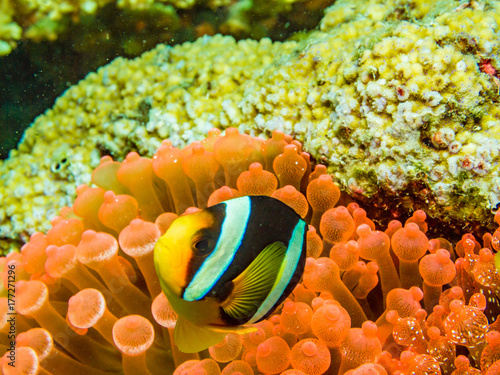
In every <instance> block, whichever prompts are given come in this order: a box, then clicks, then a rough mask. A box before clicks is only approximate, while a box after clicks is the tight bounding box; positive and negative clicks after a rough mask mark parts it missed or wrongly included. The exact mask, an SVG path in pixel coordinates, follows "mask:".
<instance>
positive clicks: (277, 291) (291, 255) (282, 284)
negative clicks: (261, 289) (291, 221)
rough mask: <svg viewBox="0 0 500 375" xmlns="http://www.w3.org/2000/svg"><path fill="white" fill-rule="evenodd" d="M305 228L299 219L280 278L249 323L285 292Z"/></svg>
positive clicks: (270, 307)
mask: <svg viewBox="0 0 500 375" xmlns="http://www.w3.org/2000/svg"><path fill="white" fill-rule="evenodd" d="M305 228H306V223H305V222H304V221H302V220H299V222H298V223H297V225H296V226H295V229H294V230H293V233H292V237H291V238H290V242H289V243H288V249H287V251H286V254H285V258H284V259H283V263H281V268H283V273H282V275H281V278H280V279H279V280H276V281H275V283H274V285H273V287H272V289H271V292H270V293H269V294H268V296H267V297H266V299H265V300H264V302H263V303H262V305H260V307H259V309H258V310H257V312H256V313H255V314H254V315H253V316H252V318H251V319H250V320H249V321H248V323H249V324H252V323H255V322H256V321H258V320H259V319H261V318H262V317H263V316H264V315H266V314H267V313H268V312H269V310H271V309H272V307H273V306H274V304H275V303H276V302H277V301H278V300H279V299H280V297H281V296H282V295H283V293H284V292H285V289H286V287H287V286H288V284H289V283H290V280H291V279H292V276H293V274H294V273H295V270H296V269H297V264H298V263H299V259H300V255H301V254H302V246H303V245H304V231H305Z"/></svg>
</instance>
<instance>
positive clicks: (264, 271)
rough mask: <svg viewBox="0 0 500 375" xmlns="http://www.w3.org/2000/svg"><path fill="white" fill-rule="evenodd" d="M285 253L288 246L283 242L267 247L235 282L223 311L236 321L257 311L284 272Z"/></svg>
mask: <svg viewBox="0 0 500 375" xmlns="http://www.w3.org/2000/svg"><path fill="white" fill-rule="evenodd" d="M285 253H286V246H285V245H284V244H283V242H274V243H272V244H270V245H268V246H266V247H265V248H264V250H262V251H261V252H260V254H259V255H258V256H257V257H256V258H255V259H254V260H253V262H252V263H250V265H249V266H248V267H247V268H246V269H245V270H244V271H243V272H242V273H241V274H240V275H238V277H236V278H235V279H234V280H233V284H234V288H233V291H232V292H231V294H230V295H229V297H228V298H227V300H226V301H224V303H223V304H222V306H221V307H222V309H223V310H224V311H225V312H226V313H227V314H228V315H229V316H231V317H232V318H235V319H245V318H248V317H250V316H251V315H252V314H253V313H254V312H255V311H257V309H258V307H259V305H260V303H262V302H263V301H264V300H265V299H266V297H267V295H268V294H269V292H270V291H271V290H272V288H273V286H274V284H275V282H276V279H277V278H278V274H279V273H280V272H282V267H281V263H282V262H283V259H284V257H285ZM256 303H257V306H256Z"/></svg>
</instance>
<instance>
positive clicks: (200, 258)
mask: <svg viewBox="0 0 500 375" xmlns="http://www.w3.org/2000/svg"><path fill="white" fill-rule="evenodd" d="M306 233H307V225H306V223H305V222H304V221H303V220H302V219H301V218H300V216H299V215H298V214H297V213H296V212H295V211H294V210H293V209H292V208H290V207H289V206H287V205H286V204H284V203H283V202H281V201H279V200H277V199H274V198H270V197H267V196H249V197H241V198H235V199H232V200H228V201H225V202H222V203H219V204H217V205H215V206H212V207H209V208H206V209H204V210H200V211H198V212H195V213H192V214H188V215H183V216H180V217H178V218H177V219H176V220H174V221H173V222H172V224H171V226H170V227H169V229H168V230H167V232H166V233H165V234H164V235H163V236H162V237H161V238H160V239H159V240H158V242H157V243H156V246H155V250H154V260H155V266H156V272H157V273H158V276H159V279H160V284H161V287H162V289H163V292H164V293H165V295H166V296H167V298H168V300H169V302H170V304H171V305H172V307H173V309H174V310H175V311H176V313H177V314H178V315H179V318H178V320H177V324H176V327H175V342H176V344H177V346H178V347H179V349H180V350H181V351H183V352H187V353H192V352H198V351H201V350H204V349H206V348H208V347H209V346H212V345H215V344H217V343H218V342H220V341H222V340H223V339H224V337H225V335H226V334H227V333H230V332H236V333H247V332H251V331H253V330H255V328H253V327H251V326H249V324H252V323H256V322H258V321H260V320H262V319H265V318H267V317H268V316H269V315H270V314H271V313H272V312H273V311H274V310H275V309H276V307H278V306H279V305H280V304H281V303H282V302H283V301H284V299H285V298H286V297H287V296H288V295H289V294H290V293H291V292H292V290H293V289H294V288H295V286H296V285H297V283H298V282H299V280H300V278H301V276H302V273H303V271H304V264H305V258H306Z"/></svg>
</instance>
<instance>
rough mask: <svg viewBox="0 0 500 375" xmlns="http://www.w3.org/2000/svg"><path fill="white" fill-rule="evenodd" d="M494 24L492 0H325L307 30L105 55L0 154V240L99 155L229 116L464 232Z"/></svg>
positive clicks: (480, 186)
mask: <svg viewBox="0 0 500 375" xmlns="http://www.w3.org/2000/svg"><path fill="white" fill-rule="evenodd" d="M499 23H500V2H499V1H497V0H488V1H471V2H468V3H463V4H457V3H456V1H451V0H450V1H448V0H446V1H445V0H443V1H439V2H436V1H432V0H419V1H414V2H412V3H411V4H410V3H404V2H403V3H402V2H399V1H386V2H384V3H383V4H381V3H380V2H378V1H375V0H359V1H357V2H353V1H351V0H339V1H336V2H335V4H334V5H333V6H332V7H330V8H329V9H328V10H327V11H326V13H325V16H324V18H323V20H322V22H321V24H320V28H319V30H315V31H312V32H309V33H307V34H297V35H296V36H295V37H294V38H291V40H289V41H286V42H283V43H280V42H274V43H272V42H271V41H270V40H268V39H262V40H260V41H259V42H257V41H249V40H242V41H239V42H235V40H234V39H233V38H231V37H222V36H214V37H203V38H200V39H198V40H197V41H196V42H194V43H186V44H183V45H179V46H175V47H168V46H164V45H161V46H158V47H157V48H156V49H154V50H152V51H149V52H147V53H145V54H143V55H142V56H141V57H140V58H137V59H134V60H130V61H128V60H125V59H123V58H118V59H116V60H114V61H113V62H112V63H110V64H109V65H107V66H105V67H102V68H100V69H99V70H98V71H97V72H96V73H91V74H89V75H88V76H87V78H85V79H84V80H83V81H82V82H80V83H79V84H77V85H75V86H73V87H71V88H69V89H68V90H67V91H66V92H65V94H63V95H62V96H61V97H59V98H58V99H57V101H56V103H55V105H54V107H53V108H52V109H49V110H48V111H47V112H46V113H45V114H44V115H42V116H40V117H39V118H38V119H37V120H35V122H34V124H33V125H32V126H31V128H30V129H29V130H27V132H26V133H25V135H24V139H23V141H22V142H21V144H20V145H19V149H18V150H16V151H13V152H11V155H10V158H9V159H8V160H6V161H4V162H2V163H1V164H2V165H1V167H0V178H1V183H0V200H2V202H3V203H4V204H3V205H2V207H1V208H0V220H1V221H0V238H1V239H2V240H1V241H0V243H1V246H2V248H4V249H9V248H10V249H14V248H16V246H17V247H19V244H20V243H22V242H26V241H27V240H28V238H29V235H31V234H32V233H33V232H34V231H35V230H37V229H38V230H48V225H47V222H46V220H45V218H46V217H47V216H52V215H53V214H55V213H56V212H57V210H58V209H59V208H60V207H62V206H64V205H68V204H70V202H72V200H73V199H74V189H73V186H75V185H79V184H82V183H85V184H89V183H90V173H91V171H92V168H95V167H96V166H97V165H98V163H99V160H100V158H101V157H102V156H104V155H111V156H113V158H114V159H115V160H120V161H121V160H123V158H124V157H125V155H126V154H127V153H128V152H130V151H134V150H135V151H137V152H139V153H140V154H141V155H147V156H152V155H153V153H154V152H156V149H157V148H158V147H159V145H160V142H161V140H163V139H166V138H169V139H170V140H171V141H172V144H173V145H174V146H175V147H184V146H185V145H186V144H187V143H189V142H192V141H193V140H201V139H202V137H203V135H204V134H206V132H207V131H208V130H209V129H210V128H212V127H218V128H220V129H224V128H227V127H229V126H236V127H238V128H239V130H240V131H243V130H246V131H249V132H251V133H252V134H253V135H261V134H263V135H265V136H266V137H269V136H270V133H271V132H272V130H274V129H280V130H283V131H285V132H287V133H291V134H294V136H295V137H296V138H297V139H298V140H299V141H300V142H302V143H303V145H304V149H305V150H307V151H308V152H309V153H310V154H311V156H312V157H313V159H315V160H317V161H319V162H321V163H324V164H325V165H327V167H328V171H329V173H330V174H332V175H333V176H334V177H335V180H336V182H337V183H338V184H339V187H340V188H341V189H342V190H344V191H347V192H349V193H350V194H351V195H354V196H355V197H357V198H371V201H367V205H366V207H364V208H365V209H366V210H368V211H369V213H370V215H373V212H370V210H371V207H373V206H377V207H381V208H384V207H387V208H388V210H390V211H391V212H392V214H393V215H396V216H397V215H401V213H402V211H405V210H418V209H424V210H425V211H426V212H427V214H428V215H429V218H430V219H435V218H437V219H440V220H441V219H444V220H448V219H449V220H452V219H453V220H456V222H455V223H457V221H458V222H459V223H461V224H464V223H465V225H466V226H468V229H467V230H469V229H473V228H478V227H479V226H480V223H489V221H488V217H489V215H490V211H491V209H492V208H495V206H496V205H497V204H498V203H499V202H500V191H499V189H498V186H499V178H500V177H499V174H498V173H499V171H498V165H499V157H500V152H499V143H498V140H499V133H498V129H499V126H498V124H499V114H500V111H499V106H498V100H497V99H498V82H499V81H498V79H499V78H498V76H499V74H498V68H499V66H498V61H499V60H498V53H499V43H498V35H497V31H496V27H497V26H496V25H498V24H499ZM277 142H278V143H279V142H282V140H281V141H280V140H277ZM56 207H57V208H56ZM369 209H370V210H369ZM372 219H373V217H372ZM459 228H460V227H459V226H457V232H459V231H460V229H459ZM316 229H319V228H316ZM490 230H493V228H490Z"/></svg>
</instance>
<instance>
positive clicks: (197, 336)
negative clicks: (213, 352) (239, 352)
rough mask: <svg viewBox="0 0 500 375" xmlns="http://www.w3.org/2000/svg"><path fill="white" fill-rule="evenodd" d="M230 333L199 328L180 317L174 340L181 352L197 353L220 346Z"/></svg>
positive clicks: (176, 325)
mask: <svg viewBox="0 0 500 375" xmlns="http://www.w3.org/2000/svg"><path fill="white" fill-rule="evenodd" d="M228 333H229V332H221V331H215V330H213V329H210V328H209V327H202V326H198V325H196V324H193V323H191V322H190V321H189V320H187V319H184V318H183V317H181V316H179V318H178V319H177V323H176V324H175V331H174V339H175V344H176V345H177V347H178V348H179V350H180V351H181V352H184V353H197V352H201V351H202V350H205V349H207V348H209V347H211V346H213V345H215V344H218V343H219V342H221V341H222V340H224V338H225V337H226V335H227V334H228Z"/></svg>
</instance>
